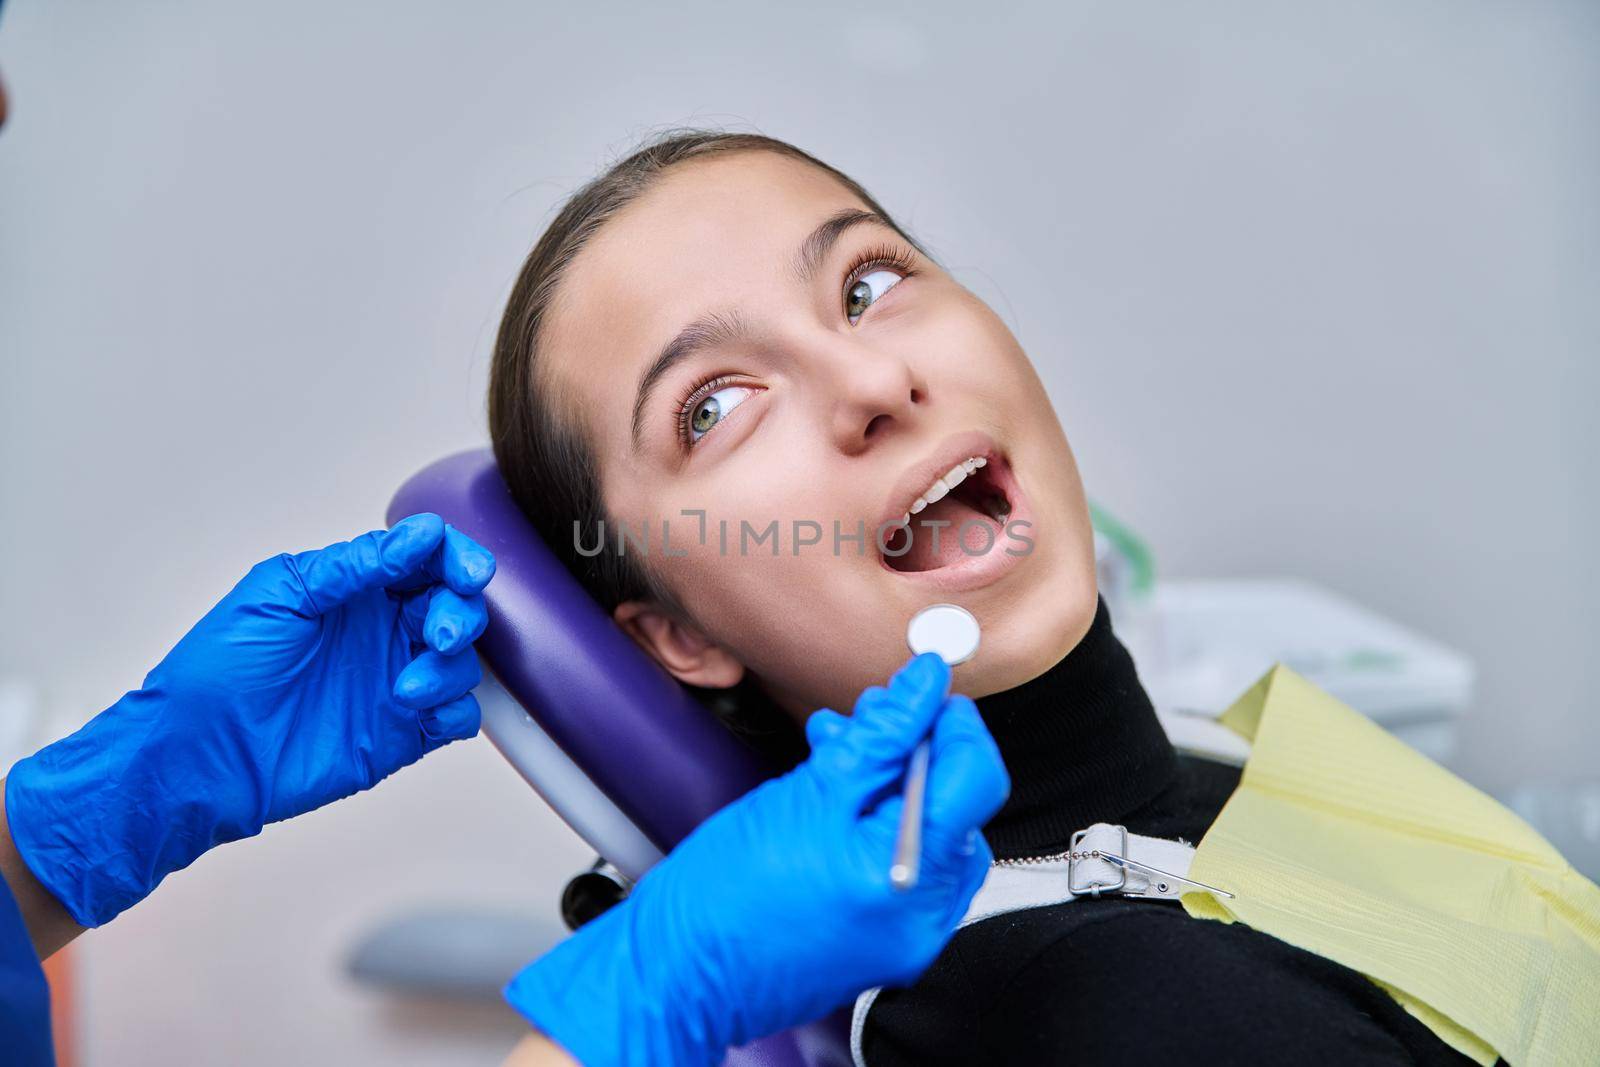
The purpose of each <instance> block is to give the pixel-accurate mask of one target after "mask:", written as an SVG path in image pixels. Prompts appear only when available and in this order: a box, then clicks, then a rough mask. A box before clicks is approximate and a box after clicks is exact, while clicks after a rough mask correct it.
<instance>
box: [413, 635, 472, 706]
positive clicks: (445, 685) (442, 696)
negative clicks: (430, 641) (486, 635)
mask: <svg viewBox="0 0 1600 1067" xmlns="http://www.w3.org/2000/svg"><path fill="white" fill-rule="evenodd" d="M482 680H483V670H482V668H481V667H479V666H478V656H477V654H476V653H475V652H473V651H472V650H471V649H468V650H467V651H465V652H457V653H456V654H455V655H453V656H446V655H443V654H442V653H439V652H435V651H434V650H433V649H431V648H430V649H428V650H426V651H425V652H423V653H422V654H421V655H420V656H418V657H417V658H416V659H414V660H412V661H411V662H410V663H408V664H406V667H405V669H404V670H402V671H401V672H400V677H398V678H396V679H395V682H394V697H395V700H397V701H399V703H400V704H401V706H403V707H407V708H415V709H417V710H422V709H424V708H432V707H436V706H438V705H440V704H447V703H449V702H450V701H452V700H455V699H456V698H457V697H460V696H464V695H465V694H467V693H468V692H470V691H471V690H472V689H473V688H474V687H475V686H477V684H478V683H479V682H480V681H482Z"/></svg>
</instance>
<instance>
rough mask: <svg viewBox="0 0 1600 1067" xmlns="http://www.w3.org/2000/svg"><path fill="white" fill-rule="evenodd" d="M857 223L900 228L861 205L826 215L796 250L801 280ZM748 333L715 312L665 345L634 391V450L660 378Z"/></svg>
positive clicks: (810, 274) (807, 277)
mask: <svg viewBox="0 0 1600 1067" xmlns="http://www.w3.org/2000/svg"><path fill="white" fill-rule="evenodd" d="M857 226H882V227H883V228H884V229H886V230H890V231H892V232H894V233H896V234H898V233H899V232H900V231H899V230H897V229H895V227H894V225H893V224H892V223H890V222H889V220H888V219H886V218H884V217H883V216H882V215H880V214H878V213H877V212H876V211H866V210H863V209H861V208H846V209H844V210H843V211H837V212H835V213H834V214H832V215H829V216H828V217H827V218H825V219H823V220H822V222H820V223H819V224H818V225H817V228H816V229H814V230H812V231H811V232H810V233H809V234H807V235H806V239H805V240H804V241H801V242H800V248H799V250H798V251H797V252H796V253H795V257H794V262H793V264H792V266H793V269H794V273H795V276H796V277H797V278H798V279H799V280H800V281H801V282H802V283H809V282H810V281H811V279H812V278H813V277H815V275H816V273H817V269H818V268H819V267H821V266H822V263H823V261H824V260H826V259H827V258H828V253H829V252H831V251H833V246H834V245H836V244H838V242H839V238H841V237H843V236H844V235H845V233H847V232H848V231H850V230H852V229H854V228H855V227H857ZM748 336H749V333H748V331H747V329H746V328H745V324H744V323H743V322H742V321H741V320H740V319H739V316H738V315H737V314H735V313H733V312H727V313H717V312H713V313H712V314H709V315H702V316H701V317H700V318H698V319H695V320H694V321H693V322H691V323H689V325H687V326H685V327H684V328H683V329H681V330H679V331H678V335H677V336H676V337H674V338H673V339H672V340H670V341H668V342H667V343H666V344H665V345H664V346H663V347H662V349H661V352H660V354H659V355H657V356H656V358H655V359H654V360H652V361H651V362H650V365H649V366H648V367H646V368H645V369H644V373H643V374H641V375H640V376H639V387H638V389H637V390H636V391H635V393H634V398H633V420H632V434H633V450H634V451H635V452H637V451H639V435H640V434H641V433H643V432H644V409H645V405H646V404H648V403H649V402H650V396H651V394H652V393H653V392H655V388H656V386H657V385H658V384H659V383H660V382H661V379H662V378H665V377H666V376H667V374H668V373H670V372H671V370H672V368H673V367H675V366H677V365H678V364H679V363H681V362H683V361H684V360H686V359H688V358H689V357H690V356H692V355H694V354H696V353H697V352H700V351H702V350H704V349H707V348H711V347H713V346H715V345H724V344H728V343H730V342H734V341H743V340H746V339H748Z"/></svg>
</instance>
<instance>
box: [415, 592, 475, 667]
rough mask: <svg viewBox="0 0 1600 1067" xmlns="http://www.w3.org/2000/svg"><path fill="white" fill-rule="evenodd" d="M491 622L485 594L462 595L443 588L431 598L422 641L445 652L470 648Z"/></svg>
mask: <svg viewBox="0 0 1600 1067" xmlns="http://www.w3.org/2000/svg"><path fill="white" fill-rule="evenodd" d="M488 625H489V608H488V605H487V604H485V603H484V599H483V596H482V594H476V595H473V596H462V595H461V594H460V593H457V592H456V591H455V590H454V589H450V588H445V587H441V588H438V589H435V590H434V591H433V594H432V596H430V597H429V598H428V614H427V618H426V620H425V621H424V622H423V624H422V640H423V641H424V642H426V643H427V645H428V647H429V648H431V649H433V650H434V651H436V652H443V653H444V654H445V655H447V656H448V655H453V654H454V653H457V652H460V651H462V650H463V649H466V648H470V647H471V646H472V642H474V641H476V640H477V639H478V638H480V637H482V636H483V630H484V627H486V626H488Z"/></svg>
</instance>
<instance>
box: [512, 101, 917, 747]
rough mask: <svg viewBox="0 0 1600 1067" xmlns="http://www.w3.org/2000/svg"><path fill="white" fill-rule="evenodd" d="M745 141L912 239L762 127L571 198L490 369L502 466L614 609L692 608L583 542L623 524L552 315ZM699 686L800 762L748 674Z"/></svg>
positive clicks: (761, 740) (532, 265) (638, 165)
mask: <svg viewBox="0 0 1600 1067" xmlns="http://www.w3.org/2000/svg"><path fill="white" fill-rule="evenodd" d="M735 152H773V153H776V154H778V155H781V156H787V157H788V158H790V159H794V160H798V161H800V162H802V163H806V164H808V165H810V166H813V167H817V168H818V169H820V170H822V171H824V172H825V173H827V174H828V175H830V176H832V177H833V178H834V179H835V180H836V181H838V182H839V183H840V184H841V185H843V186H844V187H845V188H846V189H848V190H849V191H850V192H851V193H853V194H854V195H855V196H857V197H859V198H860V200H861V202H862V203H863V204H864V205H866V207H867V208H868V209H870V210H872V211H875V212H877V213H878V214H879V215H881V216H882V217H883V218H884V219H886V220H889V223H890V225H892V226H895V229H897V230H900V232H901V235H902V236H905V237H906V240H907V241H911V238H910V237H909V236H906V235H905V232H904V230H902V229H901V228H900V227H899V226H898V225H896V224H895V223H894V222H893V219H892V218H891V216H890V215H889V214H888V212H886V211H884V210H883V208H882V207H880V206H879V204H878V202H877V201H876V200H874V199H873V198H872V196H871V195H870V194H869V193H868V192H867V191H866V190H865V189H864V188H862V187H861V186H860V185H859V184H858V183H857V182H856V181H855V180H854V179H852V178H850V177H849V176H847V175H845V174H842V173H840V172H839V171H837V170H835V169H834V168H833V167H830V166H829V165H828V164H826V163H824V162H822V161H821V160H819V159H817V158H816V157H814V156H812V155H810V154H809V153H807V152H804V151H802V150H800V149H799V148H796V147H795V146H794V145H791V144H789V143H787V142H785V141H779V140H777V139H775V138H771V137H765V136H762V135H760V134H751V133H722V132H716V131H710V130H677V131H672V132H670V133H667V134H664V135H662V136H660V137H657V138H656V139H655V140H653V141H651V142H649V143H647V144H645V145H644V146H642V147H640V148H638V149H636V150H635V151H634V152H633V153H632V154H630V155H629V156H627V158H625V159H623V160H622V161H621V162H619V163H617V164H615V165H613V166H612V167H610V168H609V169H607V170H606V171H605V172H604V173H603V174H601V175H600V176H599V177H597V178H595V179H593V180H592V181H590V182H589V183H588V184H586V185H584V186H583V187H582V188H581V189H579V190H578V191H577V192H576V193H574V194H573V195H572V197H571V198H570V199H569V200H567V202H566V203H565V204H564V205H562V207H561V210H560V211H559V212H558V213H557V214H556V217H555V219H554V220H553V221H552V222H551V223H550V225H549V226H548V227H547V228H546V229H545V231H544V233H543V235H541V236H540V238H539V241H538V243H537V244H535V245H534V246H533V251H532V252H530V253H529V254H528V258H527V260H526V261H525V262H524V263H523V265H522V270H521V272H520V273H519V274H518V275H517V281H516V284H515V285H514V286H513V287H512V290H511V297H510V299H509V300H508V301H507V303H506V311H505V315H504V316H503V317H502V318H501V320H500V332H499V335H498V336H497V338H496V339H495V346H494V358H493V362H492V365H491V368H490V374H489V436H490V439H491V440H492V441H493V443H494V454H495V458H496V460H497V461H498V462H499V466H500V473H501V475H502V476H503V477H504V478H505V480H506V484H507V485H508V486H509V487H510V489H511V494H512V496H513V497H514V498H515V499H516V501H517V504H518V505H519V506H520V507H521V508H522V510H523V512H524V513H525V514H526V515H527V516H528V518H529V519H530V520H531V521H532V523H533V525H534V528H535V529H537V530H538V532H539V535H540V536H541V537H542V538H544V541H545V543H546V544H547V545H549V547H550V550H551V551H552V552H554V553H555V554H556V557H557V558H558V559H560V560H561V562H562V563H563V564H565V565H566V567H567V569H568V570H570V571H571V572H572V574H573V575H574V576H575V577H576V578H577V579H578V581H579V582H580V583H581V584H582V585H583V587H584V588H585V589H586V590H588V592H589V594H590V595H591V596H593V597H594V598H595V600H596V601H598V602H599V604H600V606H601V607H602V608H604V609H605V610H606V612H608V613H609V612H611V611H612V610H613V609H615V608H616V606H617V605H618V604H620V603H622V602H623V601H626V600H633V599H646V600H655V601H657V602H659V603H661V604H662V605H664V606H665V607H666V608H667V609H668V610H670V611H673V612H676V613H678V614H679V615H683V609H682V606H681V605H680V604H679V603H678V602H677V600H676V599H675V598H674V597H673V596H672V595H671V594H670V592H669V591H668V590H667V589H666V588H665V587H664V585H663V584H662V583H661V582H660V581H659V580H657V578H656V577H655V576H654V575H653V574H652V573H651V571H650V568H648V567H646V566H644V565H643V563H642V562H641V557H640V555H639V554H625V553H621V552H612V551H609V550H607V551H601V552H599V553H597V554H595V555H592V556H585V555H583V554H582V553H580V552H578V550H577V545H576V541H575V538H574V536H573V531H574V530H575V529H577V530H581V531H584V539H585V542H586V543H589V542H591V541H592V534H591V532H592V531H599V530H601V529H615V525H614V524H613V523H609V522H605V520H606V519H607V516H606V514H605V509H604V506H603V504H602V497H601V493H600V483H599V477H598V474H597V469H596V464H595V460H594V455H593V452H592V450H591V449H590V447H589V443H588V441H586V440H585V439H584V437H583V435H582V432H581V430H580V428H579V426H578V425H577V424H576V420H573V419H570V418H566V417H564V416H563V415H562V413H561V412H560V411H559V410H557V408H556V407H555V405H553V404H552V403H551V402H550V397H549V395H548V393H547V390H546V387H545V386H544V384H543V383H541V381H540V376H539V375H538V373H537V369H538V357H539V345H540V341H541V330H542V327H543V324H544V319H545V316H546V315H547V314H548V313H549V310H550V306H551V302H552V301H553V300H554V298H555V294H556V292H557V290H558V289H559V287H560V285H561V282H562V279H563V277H564V276H565V274H566V272H567V269H568V267H570V266H571V264H572V261H573V260H574V259H575V258H576V257H577V255H578V253H579V252H581V251H582V250H583V248H584V247H585V245H587V244H588V242H589V241H590V239H591V238H593V237H594V235H595V234H596V233H598V232H599V230H600V228H601V227H602V226H604V225H605V224H606V223H607V222H608V221H610V220H611V219H612V218H613V217H614V216H615V215H616V214H617V213H618V212H619V211H621V210H622V209H623V208H625V207H626V206H627V205H628V204H630V203H632V202H633V201H634V200H636V199H637V198H638V197H639V196H640V195H641V194H643V193H644V192H645V191H646V190H648V189H649V188H650V187H651V185H652V184H653V183H654V182H655V181H656V179H657V178H659V177H660V176H661V174H662V173H663V172H664V171H665V170H666V169H667V168H669V167H672V166H675V165H677V164H680V163H686V162H689V161H691V160H701V159H707V158H710V157H713V156H722V155H728V154H731V153H735ZM911 243H912V244H913V245H915V243H916V242H914V241H912V242H911ZM602 522H605V526H603V527H602V526H601V523H602ZM574 523H576V524H577V525H576V527H575V526H574ZM689 688H690V690H691V691H692V692H693V693H694V694H695V695H696V696H698V697H699V698H700V699H701V701H702V702H703V703H705V704H707V706H708V707H710V709H711V710H712V711H713V712H715V713H716V714H718V716H719V717H720V718H722V719H723V720H724V721H725V722H727V723H728V724H729V725H730V726H731V727H733V728H734V729H735V731H736V732H737V733H740V734H741V735H742V736H744V737H745V738H746V739H747V740H751V741H752V742H753V743H755V744H756V746H757V747H758V748H760V749H762V750H763V751H765V752H766V753H767V754H768V755H769V756H771V757H773V758H774V759H775V760H777V761H779V762H783V763H787V762H793V760H794V759H796V758H798V756H799V755H800V754H801V753H802V752H803V745H802V744H801V742H800V737H799V731H798V730H796V729H795V727H794V724H793V722H792V721H791V720H789V719H788V718H787V716H784V715H783V714H782V713H781V712H779V711H778V710H777V709H776V707H775V706H773V705H772V703H771V702H770V701H769V700H767V699H766V698H765V695H764V694H762V693H760V691H759V688H758V687H756V686H754V685H753V684H750V683H749V682H748V681H747V682H746V683H742V684H741V685H739V686H736V687H734V688H733V689H731V690H707V689H700V688H697V687H693V686H690V687H689Z"/></svg>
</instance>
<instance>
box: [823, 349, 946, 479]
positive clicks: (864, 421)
mask: <svg viewBox="0 0 1600 1067" xmlns="http://www.w3.org/2000/svg"><path fill="white" fill-rule="evenodd" d="M848 356H849V358H848V359H843V360H840V361H839V362H837V363H833V364H831V365H830V369H832V371H833V374H832V376H831V379H830V381H829V382H828V386H829V392H830V393H831V394H832V410H831V412H830V419H831V425H830V427H829V428H830V431H831V432H832V434H833V437H834V441H835V443H836V445H837V447H838V448H839V450H840V451H841V452H844V453H845V454H846V455H854V454H856V453H858V452H861V451H863V450H864V449H867V448H869V447H871V446H872V445H873V444H875V443H876V442H877V441H878V440H879V439H881V438H883V437H884V436H886V435H889V434H892V433H893V432H894V431H895V430H897V429H900V428H903V427H904V425H905V422H906V420H907V419H908V418H909V417H910V416H911V415H912V413H913V412H914V410H915V409H916V408H917V407H918V406H919V405H921V404H924V403H926V402H927V388H926V386H925V385H924V384H923V382H922V381H921V379H920V377H919V376H918V375H917V373H916V369H915V368H914V367H912V365H911V364H910V363H908V362H907V361H906V360H905V359H903V358H901V357H899V356H897V355H893V354H891V353H886V352H881V351H873V350H871V349H870V348H868V347H867V346H864V345H863V346H860V347H855V346H852V351H851V352H849V353H848Z"/></svg>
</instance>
